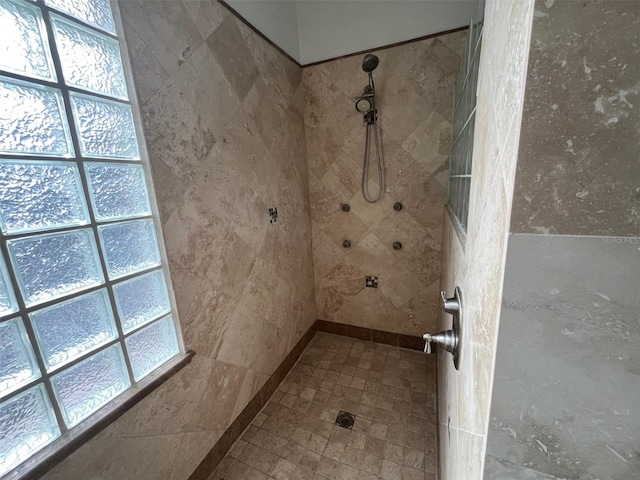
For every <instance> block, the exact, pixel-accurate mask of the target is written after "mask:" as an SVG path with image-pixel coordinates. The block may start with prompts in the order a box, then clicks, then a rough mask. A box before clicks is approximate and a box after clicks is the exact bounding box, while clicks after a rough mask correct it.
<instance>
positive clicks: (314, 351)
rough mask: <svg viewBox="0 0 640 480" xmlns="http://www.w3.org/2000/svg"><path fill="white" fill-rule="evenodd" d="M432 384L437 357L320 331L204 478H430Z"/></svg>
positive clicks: (433, 464) (433, 436) (432, 468)
mask: <svg viewBox="0 0 640 480" xmlns="http://www.w3.org/2000/svg"><path fill="white" fill-rule="evenodd" d="M435 385H436V377H435V356H427V355H425V354H423V353H421V352H416V351H412V350H404V349H401V348H397V347H390V346H387V345H380V344H376V343H371V342H362V341H359V340H355V339H352V338H348V337H341V336H337V335H331V334H328V333H322V332H318V333H317V334H316V335H315V336H314V338H313V339H312V340H311V342H310V343H309V345H308V346H307V348H306V349H305V351H304V353H303V354H302V356H301V357H300V359H299V360H298V362H297V363H296V365H295V366H294V367H293V368H292V369H291V372H289V375H288V376H287V377H286V379H285V380H284V381H283V382H282V384H281V385H280V387H279V388H278V390H277V391H276V392H275V393H274V394H273V396H272V398H271V399H270V401H269V403H268V404H267V405H265V407H264V408H263V410H262V411H261V412H260V413H259V414H258V415H257V416H256V418H255V419H254V421H253V423H252V424H251V425H250V426H249V428H247V430H246V431H245V432H244V434H243V435H242V436H241V438H240V439H239V440H238V441H237V442H236V443H235V445H234V446H233V447H232V448H231V450H230V451H229V453H228V454H227V456H226V457H225V458H224V459H223V460H222V462H220V464H219V465H218V467H217V468H216V470H215V471H214V473H213V474H212V475H211V477H210V478H209V480H218V479H224V480H272V479H276V480H294V479H309V480H323V479H330V480H374V479H384V480H435V478H436V477H435V472H436V451H435V448H436V423H435V418H436V411H435V398H436V392H435ZM340 410H343V411H347V412H350V413H353V414H355V416H356V419H355V424H354V426H353V428H352V429H351V430H349V429H345V428H342V427H339V426H338V425H336V424H335V420H336V417H337V415H338V412H339V411H340Z"/></svg>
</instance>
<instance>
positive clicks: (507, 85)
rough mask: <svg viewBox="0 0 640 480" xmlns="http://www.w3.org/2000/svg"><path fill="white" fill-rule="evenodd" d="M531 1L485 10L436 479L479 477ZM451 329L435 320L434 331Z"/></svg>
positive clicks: (447, 250)
mask: <svg viewBox="0 0 640 480" xmlns="http://www.w3.org/2000/svg"><path fill="white" fill-rule="evenodd" d="M533 12H534V1H533V0H517V1H513V2H504V1H501V0H493V1H487V2H486V9H485V13H484V31H483V32H484V33H483V40H482V52H481V58H480V73H479V78H478V90H477V95H478V102H477V110H476V118H477V119H478V120H477V121H476V125H475V141H474V149H473V167H472V175H471V191H470V201H469V219H468V223H467V232H466V235H465V234H462V233H460V232H458V231H457V229H456V226H455V225H454V223H452V220H451V217H450V216H449V214H448V212H447V213H446V214H445V221H444V229H443V247H442V252H443V254H442V255H443V269H442V276H441V283H440V286H441V288H442V289H443V290H446V291H447V292H448V293H449V294H451V293H452V292H453V289H454V288H455V286H460V287H461V289H462V294H463V309H464V321H463V325H462V339H463V340H462V345H461V349H462V350H461V359H460V370H456V369H455V368H454V366H453V361H452V357H451V355H450V354H449V353H446V352H444V351H442V350H441V349H440V350H438V353H437V355H438V392H437V394H438V414H439V422H438V426H439V450H438V454H439V474H440V476H439V478H440V479H441V480H480V479H481V478H483V468H484V458H485V449H486V441H487V428H488V422H489V413H490V407H491V393H492V383H493V368H494V358H495V344H496V341H497V336H498V324H499V317H500V299H501V295H502V285H503V277H504V265H505V256H506V250H507V239H508V232H509V219H510V210H511V197H512V192H513V184H514V177H515V164H516V160H517V155H516V153H517V145H518V137H519V132H520V123H521V116H522V102H523V98H524V92H525V89H524V86H525V78H526V69H527V59H528V47H529V40H530V33H531V22H532V17H533ZM449 328H451V318H450V316H449V315H446V314H444V315H441V318H440V321H439V330H443V329H449ZM505 478H520V477H505Z"/></svg>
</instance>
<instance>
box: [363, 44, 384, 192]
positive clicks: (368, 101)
mask: <svg viewBox="0 0 640 480" xmlns="http://www.w3.org/2000/svg"><path fill="white" fill-rule="evenodd" d="M379 62H380V59H379V58H378V57H376V56H375V55H372V54H370V53H369V54H367V55H365V56H364V59H363V60H362V70H364V71H365V72H366V73H367V75H368V77H369V84H368V85H367V86H365V87H364V91H363V92H362V95H360V97H358V98H357V99H356V110H357V111H359V112H360V113H362V114H363V115H364V122H365V125H366V129H367V132H366V136H365V147H364V162H363V165H362V196H363V197H364V199H365V200H366V201H367V202H368V203H376V202H378V201H379V200H380V199H381V198H382V196H383V195H384V168H383V165H382V156H381V155H380V144H379V141H378V127H377V120H378V118H377V115H378V111H377V110H376V104H375V96H376V94H375V84H374V82H373V71H374V70H375V69H376V67H377V66H378V63H379ZM371 130H373V138H374V143H375V155H376V160H377V167H378V188H379V191H378V195H377V196H376V198H375V199H373V200H372V199H371V198H370V197H369V193H368V188H367V178H368V176H369V160H370V153H371V146H370V144H371Z"/></svg>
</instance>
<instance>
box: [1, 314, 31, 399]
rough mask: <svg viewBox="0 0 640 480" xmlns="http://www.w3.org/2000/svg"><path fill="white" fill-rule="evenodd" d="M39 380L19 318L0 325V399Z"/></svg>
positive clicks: (29, 343) (27, 339) (29, 345)
mask: <svg viewBox="0 0 640 480" xmlns="http://www.w3.org/2000/svg"><path fill="white" fill-rule="evenodd" d="M37 378H40V369H39V368H38V364H37V363H36V359H35V356H34V355H33V349H32V348H31V342H30V341H29V337H28V336H27V331H26V330H25V328H24V324H23V323H22V319H21V318H13V319H11V320H8V321H6V322H2V323H0V397H3V396H5V395H7V394H9V393H11V392H13V391H14V390H17V389H18V388H20V387H22V386H23V385H26V384H27V383H29V382H31V381H33V380H35V379H37Z"/></svg>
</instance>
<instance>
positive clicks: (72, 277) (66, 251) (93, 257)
mask: <svg viewBox="0 0 640 480" xmlns="http://www.w3.org/2000/svg"><path fill="white" fill-rule="evenodd" d="M7 246H8V248H9V254H10V256H11V263H13V268H14V270H15V272H16V276H17V278H18V284H19V286H20V290H21V292H22V296H23V297H24V300H25V303H26V304H27V307H30V306H32V305H37V304H39V303H42V302H46V301H49V300H54V299H56V298H60V297H62V296H64V295H67V294H69V293H72V292H78V291H80V290H84V289H86V288H89V287H92V286H94V285H100V284H101V283H103V281H104V279H103V277H102V270H101V268H100V263H99V261H98V255H97V249H96V244H95V240H94V237H93V232H92V231H91V230H89V229H83V230H73V231H70V232H64V233H50V234H47V235H36V236H33V237H26V238H19V239H15V240H9V241H8V242H7Z"/></svg>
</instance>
